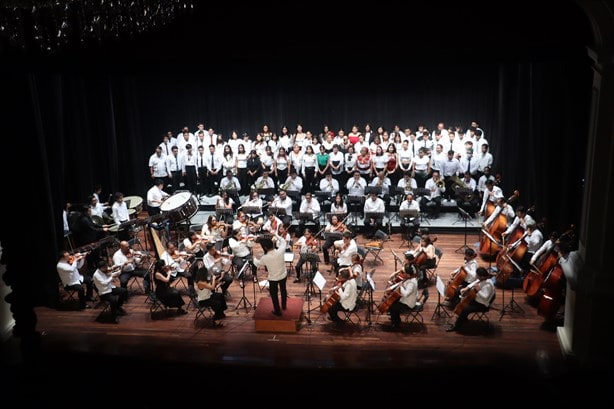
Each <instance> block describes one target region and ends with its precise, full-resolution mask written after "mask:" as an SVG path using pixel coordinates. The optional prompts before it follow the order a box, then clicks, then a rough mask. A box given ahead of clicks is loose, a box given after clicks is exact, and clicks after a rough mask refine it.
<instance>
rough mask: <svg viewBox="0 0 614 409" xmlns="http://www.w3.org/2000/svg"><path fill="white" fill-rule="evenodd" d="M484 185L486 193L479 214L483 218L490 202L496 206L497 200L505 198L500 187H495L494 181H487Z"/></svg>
mask: <svg viewBox="0 0 614 409" xmlns="http://www.w3.org/2000/svg"><path fill="white" fill-rule="evenodd" d="M484 185H485V187H486V188H485V189H484V193H483V194H482V205H481V206H480V211H479V212H478V214H479V215H480V216H482V215H483V214H484V212H486V204H487V203H488V202H491V203H492V204H494V205H496V204H497V199H498V198H500V197H503V191H502V190H501V188H500V187H499V186H496V185H495V181H494V180H492V179H487V180H486V182H484Z"/></svg>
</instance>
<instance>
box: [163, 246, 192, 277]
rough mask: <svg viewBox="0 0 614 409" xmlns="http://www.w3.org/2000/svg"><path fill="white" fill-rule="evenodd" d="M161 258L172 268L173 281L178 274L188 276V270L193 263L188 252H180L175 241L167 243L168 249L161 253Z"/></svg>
mask: <svg viewBox="0 0 614 409" xmlns="http://www.w3.org/2000/svg"><path fill="white" fill-rule="evenodd" d="M160 260H164V263H165V264H166V265H167V266H168V267H169V268H170V273H171V282H172V281H174V280H176V279H177V277H178V275H179V276H185V277H186V278H187V274H188V272H187V271H188V269H189V268H190V264H191V263H190V260H189V259H188V253H186V252H180V251H179V250H178V249H177V244H176V243H175V242H174V241H169V242H167V243H166V249H165V250H164V252H162V254H160Z"/></svg>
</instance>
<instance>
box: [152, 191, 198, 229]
mask: <svg viewBox="0 0 614 409" xmlns="http://www.w3.org/2000/svg"><path fill="white" fill-rule="evenodd" d="M198 206H199V203H198V199H197V198H196V196H194V195H193V194H192V193H190V192H180V193H176V194H174V195H172V196H171V197H169V198H168V199H166V200H165V201H164V202H162V204H161V205H160V211H161V212H162V214H164V215H165V216H166V217H168V219H169V220H170V221H172V222H174V223H181V222H183V221H184V220H187V219H190V218H192V216H194V215H195V214H196V212H198Z"/></svg>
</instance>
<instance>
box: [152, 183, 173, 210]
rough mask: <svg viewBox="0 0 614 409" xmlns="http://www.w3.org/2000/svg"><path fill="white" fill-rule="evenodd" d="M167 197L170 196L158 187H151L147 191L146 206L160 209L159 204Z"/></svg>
mask: <svg viewBox="0 0 614 409" xmlns="http://www.w3.org/2000/svg"><path fill="white" fill-rule="evenodd" d="M169 196H170V195H169V194H168V193H166V192H165V191H164V190H162V189H160V188H159V187H158V185H153V186H152V187H151V188H149V190H148V191H147V206H150V207H160V204H162V201H163V200H164V199H166V198H167V197H169Z"/></svg>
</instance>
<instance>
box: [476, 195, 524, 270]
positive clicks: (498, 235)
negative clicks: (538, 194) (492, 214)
mask: <svg viewBox="0 0 614 409" xmlns="http://www.w3.org/2000/svg"><path fill="white" fill-rule="evenodd" d="M519 196H520V193H519V192H518V190H514V194H513V195H512V196H510V197H509V198H508V199H507V202H508V203H511V202H512V201H514V200H516V199H517V198H518V197H519ZM493 211H494V210H493ZM485 220H486V219H485ZM505 229H507V216H506V215H504V214H501V213H499V214H498V215H497V217H496V218H495V219H494V220H493V222H492V224H491V225H490V226H488V228H487V229H484V228H482V235H481V237H480V249H479V253H480V256H482V259H483V260H485V261H491V260H492V258H493V257H495V256H496V255H497V254H498V253H499V252H500V251H501V249H503V244H502V243H503V232H504V231H505Z"/></svg>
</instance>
